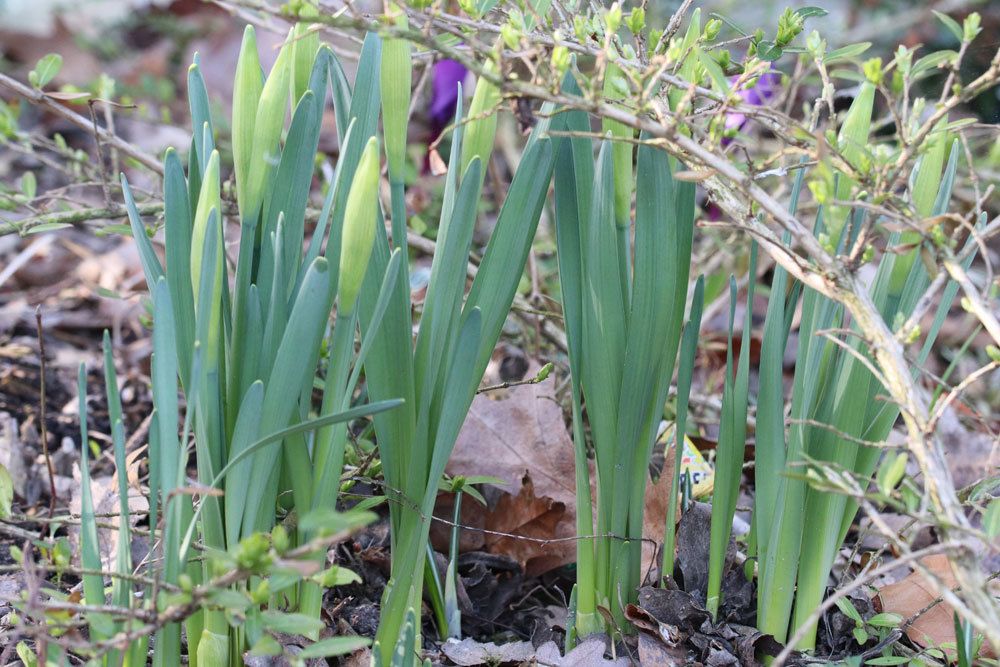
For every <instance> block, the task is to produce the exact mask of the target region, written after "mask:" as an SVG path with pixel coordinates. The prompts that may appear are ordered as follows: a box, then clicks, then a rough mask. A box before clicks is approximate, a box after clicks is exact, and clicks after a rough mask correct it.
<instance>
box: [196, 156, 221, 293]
mask: <svg viewBox="0 0 1000 667" xmlns="http://www.w3.org/2000/svg"><path fill="white" fill-rule="evenodd" d="M213 209H214V210H215V211H216V215H218V216H219V227H218V229H219V231H220V234H221V231H222V217H221V216H222V198H221V196H220V193H219V151H212V155H211V156H209V158H208V166H207V167H206V168H205V173H204V174H203V175H202V180H201V192H200V193H199V194H198V205H197V207H196V208H195V213H194V223H193V224H192V228H191V287H192V289H193V290H194V298H195V303H197V302H198V293H199V291H198V290H199V285H200V283H201V266H202V263H203V262H210V261H214V262H216V263H217V266H216V269H217V271H216V279H217V282H218V281H221V278H222V275H221V274H222V251H223V249H222V239H221V238H220V239H219V243H218V244H217V245H216V253H215V254H216V256H215V257H205V256H204V253H205V235H206V234H207V233H208V216H209V213H211V212H212V210H213ZM220 284H221V282H220Z"/></svg>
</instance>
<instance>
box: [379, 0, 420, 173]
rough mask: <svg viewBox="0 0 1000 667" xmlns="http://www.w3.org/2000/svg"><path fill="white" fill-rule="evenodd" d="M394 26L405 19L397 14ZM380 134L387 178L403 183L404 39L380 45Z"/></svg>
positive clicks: (408, 63) (408, 62) (407, 82)
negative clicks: (387, 172)
mask: <svg viewBox="0 0 1000 667" xmlns="http://www.w3.org/2000/svg"><path fill="white" fill-rule="evenodd" d="M395 21H396V25H399V26H403V27H405V26H406V15H405V14H402V13H399V15H398V17H397V18H396V19H395ZM380 79H381V86H382V128H383V131H382V134H383V136H384V137H385V157H386V161H387V162H388V163H389V178H390V179H391V180H393V181H402V180H403V166H404V163H405V156H406V125H407V123H406V121H407V114H408V112H409V109H410V88H411V85H412V81H413V61H412V59H411V55H410V43H409V42H408V41H406V40H405V39H387V40H385V43H384V44H383V45H382V64H381V73H380Z"/></svg>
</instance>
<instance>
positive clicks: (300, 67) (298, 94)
mask: <svg viewBox="0 0 1000 667" xmlns="http://www.w3.org/2000/svg"><path fill="white" fill-rule="evenodd" d="M318 13H319V12H318V11H317V10H316V8H315V7H313V6H312V5H304V6H303V7H302V9H301V10H300V11H299V16H301V17H304V18H311V17H313V16H316V15H317V14H318ZM312 27H313V26H310V25H309V24H308V23H296V24H295V27H294V28H292V41H291V44H290V46H291V49H292V57H291V67H292V75H291V91H292V105H293V106H294V105H295V104H297V103H298V101H299V100H300V99H301V98H302V95H303V94H304V93H305V92H306V91H307V90H308V89H309V77H310V75H311V74H312V66H313V61H314V60H316V52H317V51H319V33H318V32H316V30H313V29H312Z"/></svg>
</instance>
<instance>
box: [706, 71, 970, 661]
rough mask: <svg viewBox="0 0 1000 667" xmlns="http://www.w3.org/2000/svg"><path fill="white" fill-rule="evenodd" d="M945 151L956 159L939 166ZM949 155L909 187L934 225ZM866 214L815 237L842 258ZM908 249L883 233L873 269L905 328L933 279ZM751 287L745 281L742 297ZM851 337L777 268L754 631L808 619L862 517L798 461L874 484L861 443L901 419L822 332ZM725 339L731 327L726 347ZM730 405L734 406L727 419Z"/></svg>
mask: <svg viewBox="0 0 1000 667" xmlns="http://www.w3.org/2000/svg"><path fill="white" fill-rule="evenodd" d="M874 92H875V90H874V84H873V83H872V82H871V81H868V82H866V83H865V84H862V87H861V90H860V91H859V93H858V95H857V96H856V98H855V101H854V103H853V104H852V106H851V108H850V109H849V111H848V112H847V114H846V117H845V118H844V120H843V124H842V126H841V132H840V135H839V136H838V138H837V144H836V145H837V147H838V149H839V151H840V152H841V154H842V155H843V156H844V158H845V160H846V162H847V163H848V164H850V165H853V166H855V168H858V169H859V170H860V168H861V165H863V164H864V161H865V160H866V159H867V160H871V155H870V153H869V149H868V148H867V145H868V135H869V132H870V126H871V117H872V106H873V101H874ZM949 146H950V147H951V150H950V156H949V157H948V160H947V164H945V157H946V149H947V148H948V147H949ZM957 158H958V148H957V142H954V143H952V142H949V141H948V138H947V133H946V132H945V131H944V130H943V129H942V130H941V131H939V132H937V133H935V134H934V135H932V136H931V138H930V139H929V140H928V141H927V145H926V150H925V151H924V153H923V155H922V157H921V159H920V160H919V162H918V165H917V167H916V169H915V170H914V173H913V176H912V178H911V182H910V189H909V191H910V201H911V205H912V207H913V209H914V211H915V213H916V215H917V216H919V217H921V218H928V217H933V216H938V215H941V214H943V213H945V212H947V210H948V205H949V200H950V194H951V189H952V185H953V183H954V178H955V170H956V167H957ZM804 175H805V174H804V171H799V173H798V175H797V176H796V181H795V184H794V187H793V190H792V197H791V201H790V209H791V210H792V211H793V212H794V211H795V209H796V208H797V204H798V199H799V192H800V190H801V186H802V181H803V178H804ZM810 185H812V184H810ZM858 187H859V186H858V184H857V183H855V182H853V181H852V179H851V178H850V176H849V175H847V174H843V173H837V174H835V177H834V185H833V190H835V191H836V192H837V193H838V194H837V199H838V200H841V201H849V200H850V199H851V198H852V197H853V196H854V195H855V193H856V192H857V190H858ZM867 216H868V213H867V212H866V210H865V209H863V208H860V207H858V208H850V207H837V208H832V210H831V207H827V206H820V208H819V211H818V213H817V217H816V225H815V234H816V235H817V237H818V238H825V239H834V240H833V241H832V243H834V244H835V249H836V250H837V251H838V252H842V251H843V249H844V248H846V247H850V246H851V245H852V244H854V243H855V241H856V240H857V235H858V234H859V233H860V230H861V229H863V228H865V227H866V226H867V225H868V224H869V221H868V220H867ZM915 241H919V238H918V239H913V238H912V232H894V233H892V234H890V235H889V237H888V239H887V243H888V245H889V247H892V248H900V249H901V251H900V252H898V253H885V254H883V255H882V256H881V259H880V260H879V261H878V265H877V268H876V274H875V279H874V284H873V287H872V291H871V295H872V300H873V302H874V303H875V305H876V307H877V308H878V310H879V312H880V314H881V315H882V317H883V318H884V319H885V321H886V322H887V323H890V324H891V325H895V326H899V325H900V324H901V323H902V322H903V321H905V320H906V319H907V318H908V317H909V315H910V313H912V312H913V309H914V308H915V307H916V305H917V301H918V299H919V296H920V295H921V294H922V293H923V291H924V290H925V289H926V287H927V285H928V284H929V278H928V275H927V270H926V267H925V265H924V264H923V263H922V262H918V261H916V259H917V257H918V254H919V248H918V247H915V245H919V243H916V244H915ZM970 259H971V257H970ZM753 264H754V262H753V261H751V266H753ZM752 275H753V271H752V269H751V276H752ZM957 289H958V287H957V285H956V284H954V283H950V284H949V285H948V286H947V288H946V289H945V291H944V294H943V298H942V300H941V304H940V306H939V308H938V311H937V314H936V317H935V319H934V323H933V325H932V328H931V329H930V331H928V332H927V334H926V335H925V336H924V338H923V341H922V344H921V346H920V348H919V352H918V354H917V361H916V366H915V370H914V372H916V369H917V368H919V366H920V365H921V364H922V363H923V361H924V360H925V359H926V358H927V355H928V354H929V353H930V351H931V349H932V346H933V344H934V341H935V339H936V337H937V334H938V331H939V330H940V327H941V325H942V324H943V322H944V319H945V317H946V315H947V312H948V309H949V307H950V306H951V304H952V302H953V300H954V298H955V294H956V291H957ZM752 293H753V286H752V284H751V287H750V289H749V294H748V300H749V299H750V298H752V296H751V295H752ZM798 310H800V311H801V315H800V318H801V320H800V325H799V331H798V340H797V351H796V365H795V374H794V379H793V384H792V392H791V397H790V402H789V403H788V404H786V399H785V396H784V390H783V386H784V385H783V359H784V357H785V351H786V347H787V345H788V341H789V331H790V329H791V324H792V318H793V316H794V315H795V314H796V312H797V311H798ZM852 329H856V325H855V324H854V323H852V322H851V320H850V318H849V317H848V316H847V314H846V312H845V309H844V306H843V305H842V304H839V303H837V302H835V301H833V300H831V299H828V298H826V297H825V296H823V295H821V294H819V293H817V292H816V291H814V290H812V289H810V288H806V287H803V286H802V285H800V284H798V283H796V282H795V281H793V280H791V279H790V278H789V276H788V275H787V273H786V272H785V270H784V269H782V268H781V267H776V269H775V271H774V275H773V279H772V282H771V285H770V294H769V298H768V309H767V316H766V320H765V324H764V331H763V336H762V341H763V343H762V348H761V355H760V368H759V372H760V390H759V393H758V396H757V412H756V414H757V425H756V443H757V444H756V459H755V498H754V513H753V521H752V530H751V535H750V542H749V546H750V550H751V552H752V554H753V555H755V556H756V558H757V571H756V573H757V577H758V625H759V628H760V629H761V630H762V631H764V632H768V633H770V634H772V635H773V636H775V637H776V638H777V639H779V641H783V640H785V638H786V637H788V635H789V632H790V631H792V630H796V629H797V628H799V627H800V626H802V625H804V624H805V623H806V622H807V619H808V617H809V615H810V614H811V613H812V611H813V610H814V609H815V608H816V606H817V605H818V604H819V603H820V602H821V601H822V598H823V596H824V594H825V590H826V582H827V578H828V576H829V573H830V570H831V568H832V565H833V561H834V557H835V556H836V553H837V550H838V549H839V548H840V546H841V544H842V543H843V541H844V538H845V536H846V534H847V531H848V529H849V527H850V525H851V523H852V522H853V520H854V516H855V514H856V512H857V509H858V505H857V502H856V501H855V500H853V499H850V498H848V497H847V496H845V495H843V494H840V493H834V492H831V491H830V489H823V488H816V487H813V486H811V485H810V484H809V483H808V480H807V478H806V476H805V475H804V474H803V473H804V471H803V465H804V464H805V463H806V462H823V463H825V464H829V465H834V466H836V467H838V468H841V469H846V470H848V471H851V473H852V474H854V475H855V476H856V477H857V478H858V479H861V480H867V479H871V478H872V476H873V475H874V473H875V471H876V467H877V466H878V465H879V461H880V460H881V459H882V456H881V454H882V449H880V448H878V447H873V446H866V445H863V444H861V443H862V442H866V441H867V442H873V443H878V442H884V441H885V438H886V437H887V436H888V434H889V431H890V430H891V428H892V426H893V424H894V423H895V421H896V418H897V416H898V414H899V410H898V407H897V406H896V405H894V404H891V403H888V402H886V401H884V400H880V399H879V397H880V396H882V395H884V394H886V389H885V388H884V387H883V386H882V384H881V382H880V380H879V378H878V377H877V376H876V375H875V374H874V373H873V372H872V368H874V364H873V363H871V362H870V354H871V353H870V351H869V350H868V349H867V347H866V345H865V344H864V342H863V340H862V337H861V336H860V335H858V334H857V332H856V331H854V332H852V333H849V334H838V336H837V338H836V339H833V338H831V337H829V336H826V337H824V335H823V333H822V332H824V331H830V330H833V331H851V330H852ZM747 331H748V330H747V329H746V328H745V329H744V345H743V347H742V349H743V350H746V349H747V347H746V343H747V339H746V335H747ZM731 336H732V334H731V333H730V340H731ZM744 356H745V353H743V354H742V355H741V359H740V363H739V365H738V367H736V368H735V380H732V381H730V378H731V377H732V371H733V365H732V359H731V357H730V361H729V364H728V365H727V376H726V377H727V381H726V387H725V390H724V396H723V422H722V424H721V428H720V436H719V450H718V461H717V474H716V484H715V494H714V500H713V518H712V549H713V550H712V559H711V563H710V585H709V591H708V605H709V609H710V610H711V611H713V613H714V612H715V610H716V609H717V608H718V594H719V586H718V584H719V582H720V581H721V574H722V567H723V561H724V554H725V549H726V544H727V543H728V541H729V537H730V535H729V531H730V526H731V524H732V518H733V513H734V511H735V494H736V493H737V492H738V489H739V484H740V470H741V467H742V463H743V435H741V433H742V434H745V428H746V427H745V424H746V408H747V388H746V384H745V382H746V371H747V365H746V361H744ZM727 408H728V409H729V410H733V409H735V411H734V413H730V412H728V411H727ZM786 420H787V423H788V424H789V426H788V427H787V428H786ZM727 425H729V428H728V429H727ZM733 433H736V435H735V437H733V436H732V434H733ZM731 441H732V442H731ZM734 445H735V446H734ZM905 463H906V455H905V454H898V455H895V456H890V457H886V458H885V460H884V461H883V463H882V468H881V469H880V470H879V476H878V477H879V486H880V488H885V490H886V492H887V493H888V492H889V491H891V489H892V488H894V487H895V486H896V485H897V484H898V483H899V482H900V480H901V478H902V475H903V470H904V469H905ZM720 499H721V500H720ZM793 607H794V614H793ZM815 632H816V628H815V626H813V627H810V628H809V629H808V633H807V635H806V638H805V639H804V640H803V641H802V644H801V647H802V648H807V649H808V648H812V647H813V645H814V642H815Z"/></svg>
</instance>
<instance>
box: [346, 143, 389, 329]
mask: <svg viewBox="0 0 1000 667" xmlns="http://www.w3.org/2000/svg"><path fill="white" fill-rule="evenodd" d="M378 172H379V164H378V141H376V139H375V137H372V138H371V139H369V140H368V144H367V145H366V146H365V149H364V151H363V152H362V153H361V160H360V161H359V162H358V168H357V171H355V172H354V179H353V180H352V181H351V189H350V191H348V193H347V206H346V208H345V213H344V240H343V245H342V246H341V249H340V281H339V292H340V296H339V298H340V305H339V308H340V312H341V313H343V314H344V315H349V314H350V313H352V312H353V311H354V302H355V301H356V300H357V298H358V292H359V291H360V290H361V281H362V280H364V277H365V272H366V271H367V270H368V260H369V259H370V258H371V254H372V246H373V245H374V244H375V224H376V221H375V215H376V213H377V210H378Z"/></svg>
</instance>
